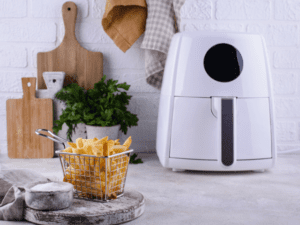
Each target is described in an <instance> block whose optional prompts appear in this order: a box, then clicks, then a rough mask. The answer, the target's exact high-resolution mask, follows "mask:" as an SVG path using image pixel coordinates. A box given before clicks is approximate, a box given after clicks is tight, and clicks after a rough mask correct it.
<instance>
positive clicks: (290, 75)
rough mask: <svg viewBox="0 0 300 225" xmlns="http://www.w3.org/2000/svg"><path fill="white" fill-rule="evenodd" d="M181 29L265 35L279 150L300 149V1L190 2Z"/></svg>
mask: <svg viewBox="0 0 300 225" xmlns="http://www.w3.org/2000/svg"><path fill="white" fill-rule="evenodd" d="M181 18H182V23H181V29H182V30H189V31H195V30H198V31H201V30H212V31H218V30H228V31H234V32H246V33H259V34H262V35H263V36H264V37H265V39H266V43H267V47H268V51H269V59H270V65H271V70H272V78H273V93H274V100H275V116H276V120H277V125H276V134H277V140H276V142H277V147H278V151H284V150H290V149H299V148H300V49H299V44H300V43H299V37H300V33H299V31H300V30H299V24H300V0H186V2H185V4H184V6H183V7H182V9H181Z"/></svg>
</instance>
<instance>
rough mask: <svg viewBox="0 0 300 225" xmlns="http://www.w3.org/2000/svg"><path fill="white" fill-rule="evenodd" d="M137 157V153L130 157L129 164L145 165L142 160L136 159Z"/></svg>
mask: <svg viewBox="0 0 300 225" xmlns="http://www.w3.org/2000/svg"><path fill="white" fill-rule="evenodd" d="M137 156H138V155H137V154H135V153H134V154H133V155H132V156H130V160H129V163H131V164H138V163H143V161H142V159H136V157H137Z"/></svg>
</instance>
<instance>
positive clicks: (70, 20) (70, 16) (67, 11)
mask: <svg viewBox="0 0 300 225" xmlns="http://www.w3.org/2000/svg"><path fill="white" fill-rule="evenodd" d="M62 14H63V19H64V24H65V37H64V39H75V40H76V37H75V24H76V17H77V6H76V4H75V3H74V2H65V3H64V4H63V6H62Z"/></svg>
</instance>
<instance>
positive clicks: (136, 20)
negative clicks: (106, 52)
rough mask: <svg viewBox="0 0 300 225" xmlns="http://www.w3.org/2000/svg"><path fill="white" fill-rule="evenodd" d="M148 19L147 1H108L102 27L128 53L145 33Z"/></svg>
mask: <svg viewBox="0 0 300 225" xmlns="http://www.w3.org/2000/svg"><path fill="white" fill-rule="evenodd" d="M162 1H165V0H162ZM146 19H147V3H146V1H145V0H107V2H106V6H105V13H104V15H103V18H102V26H103V29H104V31H105V32H106V33H107V35H108V36H109V37H110V38H111V39H112V40H113V41H114V42H115V44H116V45H117V46H118V47H119V48H120V49H121V50H122V51H123V52H126V51H127V50H128V49H129V48H130V47H131V46H132V45H133V44H134V42H135V41H136V40H137V39H138V38H139V37H140V36H141V35H142V34H143V33H144V32H145V25H146Z"/></svg>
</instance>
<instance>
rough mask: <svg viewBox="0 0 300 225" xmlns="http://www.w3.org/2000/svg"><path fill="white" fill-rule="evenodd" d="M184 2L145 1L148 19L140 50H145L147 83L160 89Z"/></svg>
mask: <svg viewBox="0 0 300 225" xmlns="http://www.w3.org/2000/svg"><path fill="white" fill-rule="evenodd" d="M184 2H185V0H147V8H148V17H147V22H146V31H145V36H144V39H143V42H142V45H141V48H143V49H145V68H146V80H147V83H148V84H149V85H151V86H153V87H155V88H157V89H160V88H161V84H162V79H163V73H164V67H165V63H166V59H167V54H168V50H169V46H170V43H171V39H172V37H173V35H174V34H175V33H176V32H179V31H180V9H181V7H182V5H183V4H184Z"/></svg>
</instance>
